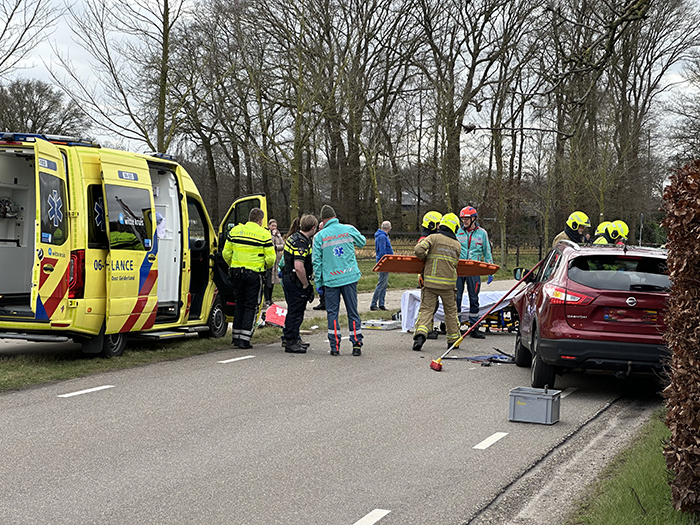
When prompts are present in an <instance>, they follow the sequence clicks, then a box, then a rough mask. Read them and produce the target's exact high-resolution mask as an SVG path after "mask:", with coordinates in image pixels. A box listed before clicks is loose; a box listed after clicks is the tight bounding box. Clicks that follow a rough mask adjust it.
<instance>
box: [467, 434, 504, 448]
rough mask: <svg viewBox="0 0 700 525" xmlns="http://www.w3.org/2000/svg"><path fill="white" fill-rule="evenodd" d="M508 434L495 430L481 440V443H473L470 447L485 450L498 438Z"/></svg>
mask: <svg viewBox="0 0 700 525" xmlns="http://www.w3.org/2000/svg"><path fill="white" fill-rule="evenodd" d="M507 435H508V432H496V433H495V434H494V435H492V436H489V437H487V438H486V439H485V440H483V441H482V442H481V443H479V444H478V445H474V447H472V448H476V449H479V450H485V449H487V448H489V447H490V446H491V445H493V444H494V443H495V442H496V441H498V440H499V439H503V438H504V437H506V436H507Z"/></svg>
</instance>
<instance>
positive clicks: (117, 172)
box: [100, 151, 158, 334]
mask: <svg viewBox="0 0 700 525" xmlns="http://www.w3.org/2000/svg"><path fill="white" fill-rule="evenodd" d="M100 161H101V163H102V185H103V191H104V197H105V199H104V202H105V208H106V216H107V220H106V223H107V235H108V237H109V250H108V253H107V260H106V267H107V272H106V279H107V304H106V320H105V323H106V325H105V333H106V334H115V333H123V332H132V331H139V330H145V329H148V328H151V327H152V326H153V323H154V322H155V318H156V312H157V310H158V295H157V294H158V287H157V279H158V239H157V237H156V235H155V220H154V218H155V214H154V212H153V210H154V203H153V189H152V186H151V177H150V173H149V169H148V164H147V163H146V161H145V160H144V159H141V158H138V157H134V156H131V155H120V154H118V153H115V152H105V151H101V152H100Z"/></svg>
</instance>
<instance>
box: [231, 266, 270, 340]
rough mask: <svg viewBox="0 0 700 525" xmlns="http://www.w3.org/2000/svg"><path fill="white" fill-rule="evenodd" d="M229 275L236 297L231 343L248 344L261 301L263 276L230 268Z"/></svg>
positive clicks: (258, 273) (243, 269) (251, 271)
mask: <svg viewBox="0 0 700 525" xmlns="http://www.w3.org/2000/svg"><path fill="white" fill-rule="evenodd" d="M230 273H231V281H232V283H233V290H234V294H235V297H236V308H235V309H234V312H233V330H232V331H233V343H236V342H237V341H238V342H243V341H247V342H250V339H251V337H253V332H254V330H255V326H254V325H255V319H257V317H258V310H259V308H260V300H261V299H262V289H263V277H264V275H265V274H264V273H261V272H254V271H253V270H247V269H245V268H231V270H230Z"/></svg>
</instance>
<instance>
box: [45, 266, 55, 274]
mask: <svg viewBox="0 0 700 525" xmlns="http://www.w3.org/2000/svg"><path fill="white" fill-rule="evenodd" d="M43 270H44V271H45V272H46V273H51V272H53V271H54V267H53V264H45V265H44V266H43Z"/></svg>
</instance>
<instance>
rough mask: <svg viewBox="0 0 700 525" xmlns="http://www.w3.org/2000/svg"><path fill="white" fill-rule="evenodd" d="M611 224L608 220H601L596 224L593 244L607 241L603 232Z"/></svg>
mask: <svg viewBox="0 0 700 525" xmlns="http://www.w3.org/2000/svg"><path fill="white" fill-rule="evenodd" d="M611 224H612V222H610V221H603V222H601V223H600V224H599V225H598V226H596V229H595V240H594V241H593V244H605V243H607V242H608V240H607V237H606V235H605V234H606V232H607V230H608V226H610V225H611Z"/></svg>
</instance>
